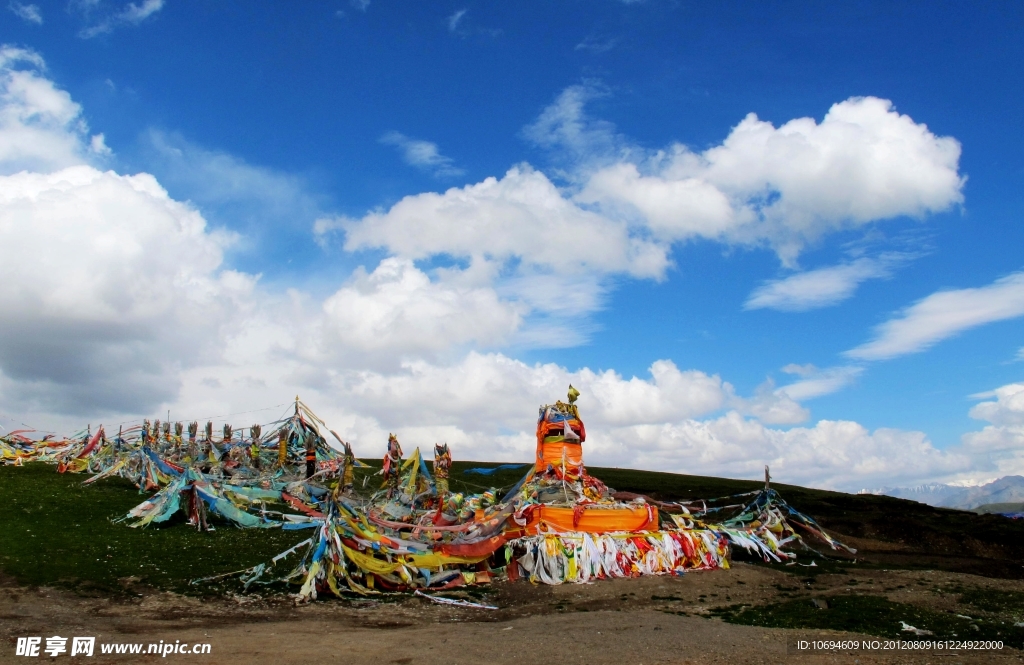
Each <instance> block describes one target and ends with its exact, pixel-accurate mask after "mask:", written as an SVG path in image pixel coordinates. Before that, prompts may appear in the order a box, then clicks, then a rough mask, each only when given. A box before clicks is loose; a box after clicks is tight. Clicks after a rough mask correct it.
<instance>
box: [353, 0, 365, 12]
mask: <svg viewBox="0 0 1024 665" xmlns="http://www.w3.org/2000/svg"><path fill="white" fill-rule="evenodd" d="M348 3H349V4H350V5H352V6H353V7H354V8H356V9H358V10H359V11H361V12H365V11H366V10H367V9H368V8H369V6H370V0H349V2H348Z"/></svg>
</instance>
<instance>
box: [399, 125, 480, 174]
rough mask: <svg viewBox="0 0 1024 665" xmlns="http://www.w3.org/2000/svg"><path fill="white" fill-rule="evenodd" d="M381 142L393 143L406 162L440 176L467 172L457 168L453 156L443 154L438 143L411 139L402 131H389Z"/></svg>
mask: <svg viewBox="0 0 1024 665" xmlns="http://www.w3.org/2000/svg"><path fill="white" fill-rule="evenodd" d="M380 142H381V143H384V144H387V145H393V146H395V147H396V148H398V150H399V152H401V154H402V159H403V160H404V161H405V163H406V164H409V165H410V166H415V167H416V168H419V169H422V170H424V171H427V172H428V173H432V174H433V175H435V176H437V177H439V178H450V177H454V176H459V175H462V174H463V173H465V171H463V170H462V169H460V168H457V167H456V166H455V165H454V163H453V162H452V160H451V158H449V157H445V156H444V155H442V154H441V151H440V149H438V147H437V144H436V143H431V142H430V141H423V140H420V139H411V138H409V137H408V136H406V135H405V134H402V133H401V132H394V131H392V132H388V133H386V134H384V136H382V137H381V138H380Z"/></svg>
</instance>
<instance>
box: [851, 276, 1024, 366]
mask: <svg viewBox="0 0 1024 665" xmlns="http://www.w3.org/2000/svg"><path fill="white" fill-rule="evenodd" d="M1022 315H1024V272H1017V273H1013V274H1011V275H1008V276H1006V277H1003V278H1001V279H998V280H996V281H995V282H993V283H992V284H990V285H988V286H983V287H979V288H970V289H958V290H952V291H938V292H936V293H933V294H931V295H930V296H927V297H926V298H922V299H921V300H919V301H917V302H916V303H914V304H913V305H911V306H910V307H907V308H906V309H904V310H903V311H902V312H900V314H899V315H898V316H897V317H895V318H892V319H890V320H889V321H886V322H885V323H883V324H881V325H879V326H877V327H876V328H875V333H874V339H872V340H871V341H869V342H866V343H864V344H862V345H861V346H858V347H857V348H855V349H851V350H849V351H847V352H846V353H845V354H844V355H846V356H848V357H850V358H858V359H861V360H885V359H888V358H895V357H896V356H902V355H905V354H908V353H916V352H918V351H924V350H925V349H928V348H930V347H931V346H933V345H934V344H936V343H938V342H940V341H942V340H944V339H947V338H949V337H952V336H954V335H956V334H958V333H961V332H963V331H965V330H969V329H971V328H975V327H977V326H981V325H984V324H986V323H992V322H995V321H1004V320H1006V319H1013V318H1017V317H1019V316H1022Z"/></svg>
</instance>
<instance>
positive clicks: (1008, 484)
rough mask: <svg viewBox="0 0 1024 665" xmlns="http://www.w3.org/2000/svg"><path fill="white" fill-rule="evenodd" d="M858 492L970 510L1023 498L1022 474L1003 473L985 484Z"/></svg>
mask: <svg viewBox="0 0 1024 665" xmlns="http://www.w3.org/2000/svg"><path fill="white" fill-rule="evenodd" d="M861 494H884V495H885V496H894V497H896V498H899V499H910V500H911V501H917V502H919V503H926V504H928V505H930V506H938V507H942V508H959V509H961V510H973V509H974V508H977V507H978V506H984V505H986V504H990V503H1021V502H1024V476H1003V477H1002V478H999V479H998V480H993V481H992V482H990V483H988V484H987V485H978V486H975V487H962V486H958V485H943V484H941V483H932V484H929V485H918V486H917V487H886V488H883V489H878V490H861Z"/></svg>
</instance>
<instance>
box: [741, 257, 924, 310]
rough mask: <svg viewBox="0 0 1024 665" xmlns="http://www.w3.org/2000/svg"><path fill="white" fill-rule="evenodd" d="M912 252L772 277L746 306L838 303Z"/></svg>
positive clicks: (780, 307)
mask: <svg viewBox="0 0 1024 665" xmlns="http://www.w3.org/2000/svg"><path fill="white" fill-rule="evenodd" d="M907 258H908V256H907V255H906V254H901V253H895V252H894V253H889V254H885V255H882V256H879V257H861V258H859V259H855V260H853V261H849V262H847V263H841V264H839V265H835V266H828V267H825V268H817V269H815V270H807V271H805V272H798V273H796V274H793V275H790V276H789V277H786V278H784V279H776V280H769V281H767V282H764V283H763V284H761V286H759V287H757V288H756V289H754V291H753V292H752V293H751V294H750V296H749V297H748V298H747V301H746V302H745V303H743V309H748V310H750V309H776V310H779V311H783V312H805V311H807V310H811V309H817V308H820V307H829V306H831V305H836V304H838V303H840V302H842V301H844V300H846V299H847V298H849V297H850V296H852V295H853V293H854V291H856V290H857V287H858V286H860V284H861V282H864V281H866V280H869V279H883V278H887V277H890V276H891V275H892V273H893V270H894V269H895V268H896V267H897V266H898V265H899V264H900V263H903V262H904V261H906V259H907Z"/></svg>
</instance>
